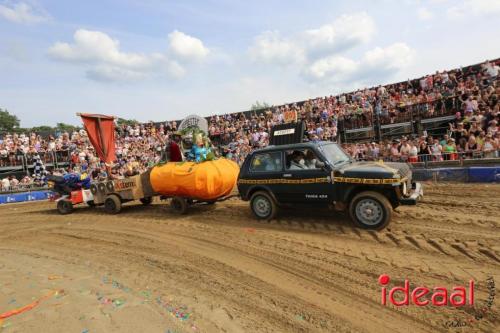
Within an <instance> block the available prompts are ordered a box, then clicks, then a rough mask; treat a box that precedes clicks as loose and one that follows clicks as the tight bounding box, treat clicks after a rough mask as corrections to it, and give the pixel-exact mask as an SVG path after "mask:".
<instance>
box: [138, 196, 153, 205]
mask: <svg viewBox="0 0 500 333" xmlns="http://www.w3.org/2000/svg"><path fill="white" fill-rule="evenodd" d="M139 200H140V201H141V202H142V204H143V205H144V206H149V205H151V203H152V202H153V198H152V197H146V198H141V199H139Z"/></svg>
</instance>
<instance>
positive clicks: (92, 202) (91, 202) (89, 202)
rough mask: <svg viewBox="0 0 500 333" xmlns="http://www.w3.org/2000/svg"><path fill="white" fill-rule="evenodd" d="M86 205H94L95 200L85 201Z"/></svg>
mask: <svg viewBox="0 0 500 333" xmlns="http://www.w3.org/2000/svg"><path fill="white" fill-rule="evenodd" d="M87 205H88V206H89V207H95V202H94V200H90V201H87Z"/></svg>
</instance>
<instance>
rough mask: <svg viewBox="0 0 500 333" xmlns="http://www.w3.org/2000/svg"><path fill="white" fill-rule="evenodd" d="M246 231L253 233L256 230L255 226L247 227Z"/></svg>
mask: <svg viewBox="0 0 500 333" xmlns="http://www.w3.org/2000/svg"><path fill="white" fill-rule="evenodd" d="M245 231H246V232H248V233H250V234H253V233H254V232H255V229H254V228H245Z"/></svg>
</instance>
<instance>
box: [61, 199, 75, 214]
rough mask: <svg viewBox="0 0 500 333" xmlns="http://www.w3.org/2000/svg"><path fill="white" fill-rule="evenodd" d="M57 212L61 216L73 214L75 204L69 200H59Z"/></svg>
mask: <svg viewBox="0 0 500 333" xmlns="http://www.w3.org/2000/svg"><path fill="white" fill-rule="evenodd" d="M57 211H58V212H59V214H61V215H66V214H71V213H72V212H73V204H72V203H71V201H69V200H59V201H58V202H57Z"/></svg>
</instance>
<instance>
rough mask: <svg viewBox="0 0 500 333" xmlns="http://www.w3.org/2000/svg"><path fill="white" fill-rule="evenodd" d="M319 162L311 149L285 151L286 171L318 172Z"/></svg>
mask: <svg viewBox="0 0 500 333" xmlns="http://www.w3.org/2000/svg"><path fill="white" fill-rule="evenodd" d="M319 161H320V160H319V159H318V157H317V156H316V153H315V152H314V151H313V150H311V149H296V150H288V151H286V169H287V170H318V169H320V168H319V167H318V166H317V164H316V163H317V162H319Z"/></svg>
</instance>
